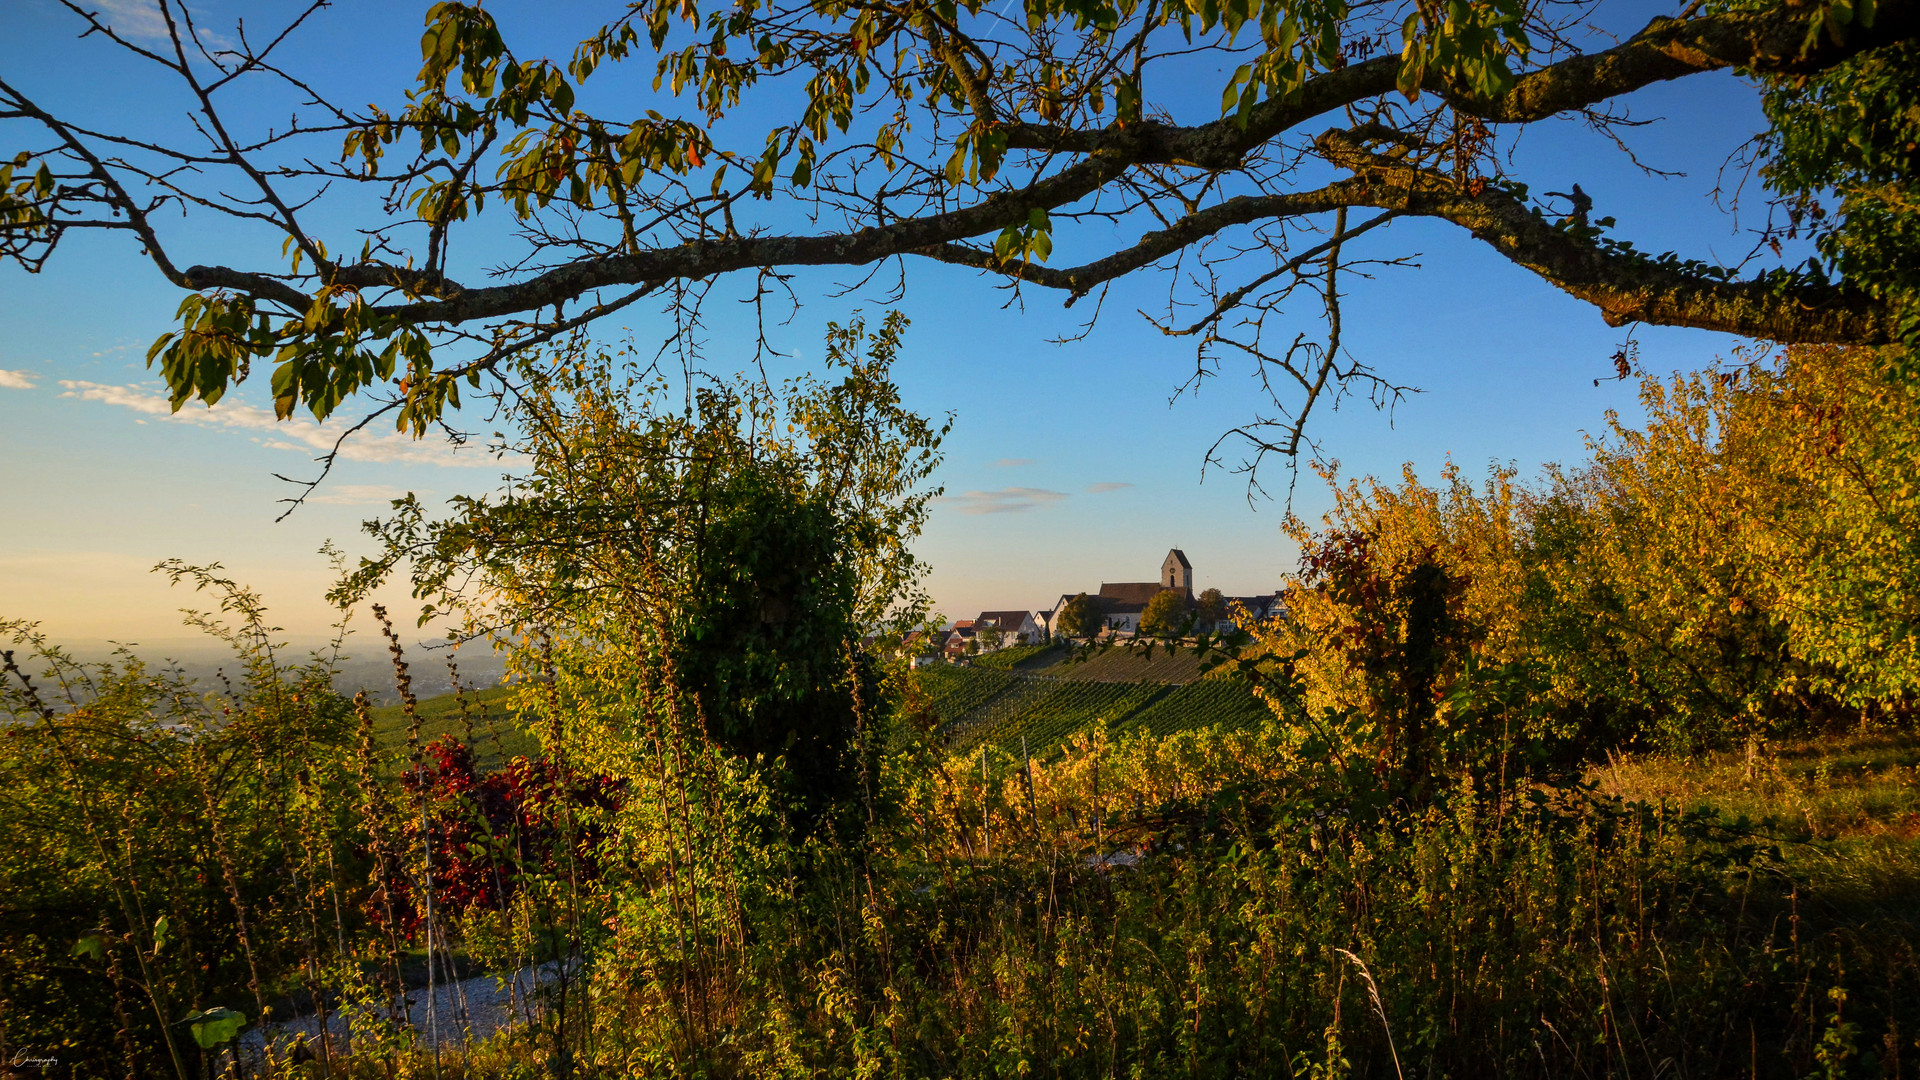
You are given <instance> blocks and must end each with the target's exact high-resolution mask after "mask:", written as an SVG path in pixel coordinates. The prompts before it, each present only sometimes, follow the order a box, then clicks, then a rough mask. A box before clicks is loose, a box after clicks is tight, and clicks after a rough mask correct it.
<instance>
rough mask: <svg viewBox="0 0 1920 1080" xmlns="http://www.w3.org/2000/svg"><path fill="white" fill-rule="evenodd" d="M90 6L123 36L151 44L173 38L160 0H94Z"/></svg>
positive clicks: (168, 41)
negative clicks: (161, 9)
mask: <svg viewBox="0 0 1920 1080" xmlns="http://www.w3.org/2000/svg"><path fill="white" fill-rule="evenodd" d="M86 7H87V8H88V9H89V10H91V11H93V12H94V13H95V14H96V15H98V16H99V18H100V21H101V22H103V23H105V24H107V25H108V26H110V27H112V28H113V32H114V33H116V34H119V35H120V36H121V37H123V38H128V39H130V40H133V41H140V42H145V43H146V44H148V45H158V44H161V43H163V42H164V43H169V44H170V43H171V42H172V40H173V39H172V38H170V37H168V36H167V20H165V19H163V18H161V17H160V5H159V3H158V2H157V0H92V2H91V3H89V4H87V5H86Z"/></svg>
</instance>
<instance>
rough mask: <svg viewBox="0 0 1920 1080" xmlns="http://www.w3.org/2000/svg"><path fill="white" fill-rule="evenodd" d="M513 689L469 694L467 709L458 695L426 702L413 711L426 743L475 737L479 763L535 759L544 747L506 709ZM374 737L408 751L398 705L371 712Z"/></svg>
mask: <svg viewBox="0 0 1920 1080" xmlns="http://www.w3.org/2000/svg"><path fill="white" fill-rule="evenodd" d="M514 693H515V691H514V690H513V689H512V688H510V687H505V686H496V687H494V688H492V689H490V690H480V691H476V692H472V693H469V694H467V695H466V702H465V707H464V709H463V708H462V703H461V700H460V698H459V697H458V696H457V695H454V694H441V695H439V696H437V697H430V698H423V699H421V700H420V702H419V703H418V705H416V706H415V709H414V713H415V715H416V716H417V717H418V718H419V721H420V742H421V744H422V745H425V744H427V743H430V742H433V741H434V740H436V739H441V738H445V737H448V736H451V737H453V738H456V739H457V738H465V737H471V738H472V740H473V749H474V757H475V758H476V759H477V761H478V763H479V764H482V765H486V766H495V765H499V764H502V763H504V762H506V761H510V760H512V759H513V758H515V757H522V756H525V757H534V756H537V755H538V754H539V753H540V745H539V743H538V742H537V741H536V740H535V739H534V738H533V736H532V735H529V734H528V733H527V731H526V729H525V727H524V726H523V725H522V724H521V723H520V722H519V718H518V717H517V716H516V715H515V714H514V713H513V712H512V711H511V710H510V709H508V708H507V703H508V702H509V701H510V700H511V698H512V695H513V694H514ZM373 734H374V738H375V739H376V740H377V741H378V742H379V744H380V746H381V747H382V748H384V749H387V750H389V751H401V752H404V750H405V747H406V743H407V713H406V710H405V709H404V708H402V707H401V706H399V705H381V706H379V707H377V708H375V709H374V710H373Z"/></svg>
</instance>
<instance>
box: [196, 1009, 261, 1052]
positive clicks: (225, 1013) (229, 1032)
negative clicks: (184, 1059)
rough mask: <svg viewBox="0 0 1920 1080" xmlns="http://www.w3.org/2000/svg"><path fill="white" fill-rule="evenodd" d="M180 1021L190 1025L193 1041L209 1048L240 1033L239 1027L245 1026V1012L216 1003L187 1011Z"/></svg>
mask: <svg viewBox="0 0 1920 1080" xmlns="http://www.w3.org/2000/svg"><path fill="white" fill-rule="evenodd" d="M181 1023H184V1024H191V1025H192V1027H191V1029H190V1030H191V1031H192V1032H193V1041H194V1042H196V1043H198V1044H200V1049H202V1050H211V1049H213V1048H214V1047H216V1046H219V1045H220V1044H221V1043H224V1042H230V1041H232V1039H233V1037H234V1036H236V1035H238V1034H240V1029H241V1028H243V1027H246V1026H247V1014H245V1013H243V1012H240V1011H239V1010H237V1009H229V1008H227V1007H226V1006H225V1005H216V1006H214V1007H213V1008H211V1009H205V1010H202V1011H199V1012H192V1013H188V1014H187V1016H186V1018H185V1019H184V1020H182V1021H181Z"/></svg>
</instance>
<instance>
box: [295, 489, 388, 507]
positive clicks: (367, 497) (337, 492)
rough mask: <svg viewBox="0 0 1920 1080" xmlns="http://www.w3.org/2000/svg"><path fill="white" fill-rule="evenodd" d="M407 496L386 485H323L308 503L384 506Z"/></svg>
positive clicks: (311, 496) (308, 497)
mask: <svg viewBox="0 0 1920 1080" xmlns="http://www.w3.org/2000/svg"><path fill="white" fill-rule="evenodd" d="M405 494H406V492H405V491H404V490H402V489H400V488H397V487H390V486H388V485H386V484H321V485H320V487H319V488H318V489H317V490H315V491H314V493H313V494H311V495H309V496H307V501H308V502H311V503H328V504H330V505H333V506H383V505H385V504H387V503H390V502H392V501H393V500H395V499H397V498H399V497H400V496H402V495H405Z"/></svg>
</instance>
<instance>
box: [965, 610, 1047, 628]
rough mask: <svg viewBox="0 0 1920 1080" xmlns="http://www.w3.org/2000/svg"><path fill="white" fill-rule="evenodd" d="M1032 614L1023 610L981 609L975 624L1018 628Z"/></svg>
mask: <svg viewBox="0 0 1920 1080" xmlns="http://www.w3.org/2000/svg"><path fill="white" fill-rule="evenodd" d="M1032 617H1033V616H1031V615H1029V614H1028V613H1027V612H1024V611H983V612H981V613H980V617H979V618H978V619H975V620H973V624H974V625H975V626H992V627H995V628H997V629H1001V630H1018V629H1020V627H1021V626H1022V625H1024V624H1025V623H1026V621H1027V620H1028V619H1030V618H1032Z"/></svg>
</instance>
